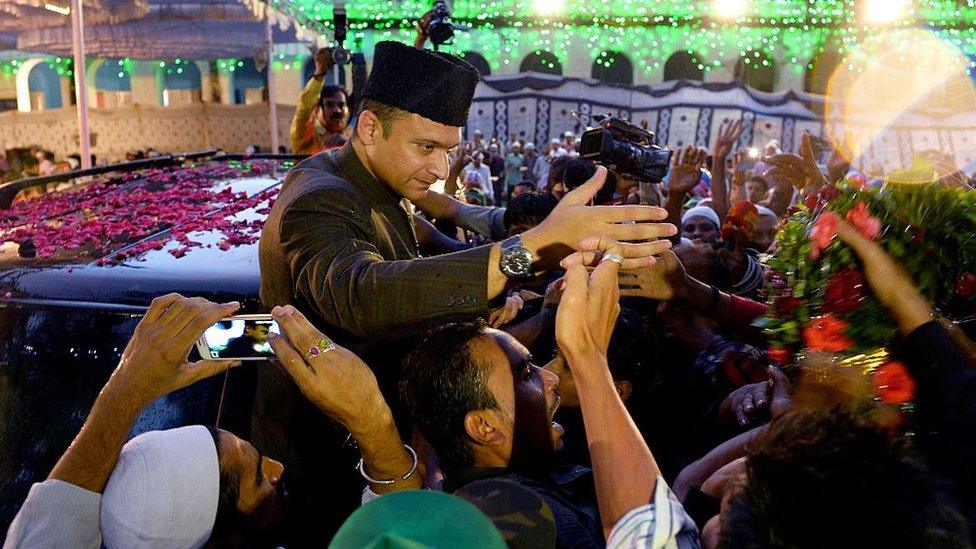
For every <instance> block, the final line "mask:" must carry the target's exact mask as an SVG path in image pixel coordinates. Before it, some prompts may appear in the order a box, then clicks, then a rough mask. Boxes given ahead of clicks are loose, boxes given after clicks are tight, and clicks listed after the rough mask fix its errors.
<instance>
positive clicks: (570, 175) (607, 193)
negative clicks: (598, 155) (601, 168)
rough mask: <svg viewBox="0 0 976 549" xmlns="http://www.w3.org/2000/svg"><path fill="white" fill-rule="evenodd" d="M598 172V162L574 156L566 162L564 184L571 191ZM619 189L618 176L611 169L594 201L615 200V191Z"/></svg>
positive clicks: (603, 202)
mask: <svg viewBox="0 0 976 549" xmlns="http://www.w3.org/2000/svg"><path fill="white" fill-rule="evenodd" d="M595 173H596V164H595V163H594V162H593V161H591V160H584V159H582V158H573V159H571V160H569V161H568V162H566V173H565V175H564V176H563V185H564V186H565V187H566V191H567V192H568V191H571V190H573V189H575V188H577V187H579V186H580V185H582V184H583V183H586V182H587V180H589V179H590V178H591V177H593V174H595ZM616 190H617V178H616V176H615V175H614V174H613V172H611V171H607V179H606V181H605V182H604V183H603V187H601V188H600V190H599V191H597V193H596V195H595V196H594V197H593V201H594V202H596V203H597V204H605V203H607V202H610V201H611V200H613V193H614V192H616Z"/></svg>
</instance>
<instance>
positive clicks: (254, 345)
mask: <svg viewBox="0 0 976 549" xmlns="http://www.w3.org/2000/svg"><path fill="white" fill-rule="evenodd" d="M271 332H274V333H276V334H280V333H281V330H280V329H279V328H278V323H277V322H275V321H274V320H271V319H270V318H269V319H266V320H265V319H241V318H233V317H231V318H227V319H224V320H221V321H220V322H218V323H216V324H214V325H213V326H211V327H209V328H207V331H206V332H204V333H203V338H204V340H205V341H206V343H207V347H209V348H210V358H212V359H234V358H273V357H274V351H273V350H272V349H271V344H270V343H268V334H269V333H271Z"/></svg>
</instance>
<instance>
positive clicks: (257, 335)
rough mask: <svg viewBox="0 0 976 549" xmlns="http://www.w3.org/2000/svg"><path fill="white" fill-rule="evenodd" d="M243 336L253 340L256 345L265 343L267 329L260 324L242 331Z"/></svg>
mask: <svg viewBox="0 0 976 549" xmlns="http://www.w3.org/2000/svg"><path fill="white" fill-rule="evenodd" d="M244 335H246V336H247V337H249V338H251V339H253V340H254V341H255V342H256V343H262V344H263V343H266V342H267V341H268V327H267V326H265V325H263V324H261V325H258V326H251V327H249V328H247V329H245V331H244Z"/></svg>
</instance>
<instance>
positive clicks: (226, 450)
mask: <svg viewBox="0 0 976 549" xmlns="http://www.w3.org/2000/svg"><path fill="white" fill-rule="evenodd" d="M218 433H219V436H218V437H217V456H218V458H219V461H220V470H221V471H222V472H224V473H225V475H224V476H229V477H231V478H237V479H238V480H239V485H238V497H237V511H238V512H239V513H240V514H241V515H242V516H243V518H244V519H245V521H244V522H245V523H246V524H249V525H251V526H253V527H254V529H255V532H256V533H263V532H268V531H270V530H272V529H275V528H277V527H279V526H281V523H282V521H283V519H284V493H283V490H281V485H280V482H281V475H282V473H284V470H285V468H284V466H282V465H281V463H279V462H277V461H275V460H273V459H271V458H269V457H267V456H262V455H261V454H260V452H258V450H257V448H255V447H254V446H253V445H252V444H251V443H250V442H247V441H246V440H243V439H241V438H239V437H237V436H235V435H234V434H233V433H230V432H228V431H223V430H219V431H218ZM227 473H229V474H227Z"/></svg>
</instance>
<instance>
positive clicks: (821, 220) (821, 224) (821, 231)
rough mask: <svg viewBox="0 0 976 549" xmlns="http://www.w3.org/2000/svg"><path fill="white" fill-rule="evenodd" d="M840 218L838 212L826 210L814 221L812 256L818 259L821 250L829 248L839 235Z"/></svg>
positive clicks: (811, 245) (811, 243) (811, 233)
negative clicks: (838, 224) (838, 223)
mask: <svg viewBox="0 0 976 549" xmlns="http://www.w3.org/2000/svg"><path fill="white" fill-rule="evenodd" d="M839 220H840V218H839V217H837V214H835V213H834V212H831V211H829V210H828V211H826V212H823V213H822V214H820V215H819V216H818V217H817V220H816V221H815V222H814V223H813V230H812V231H810V257H811V258H813V259H817V258H818V257H820V252H822V251H824V250H826V249H827V246H830V243H831V242H832V241H833V240H834V237H835V236H837V222H838V221H839Z"/></svg>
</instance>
